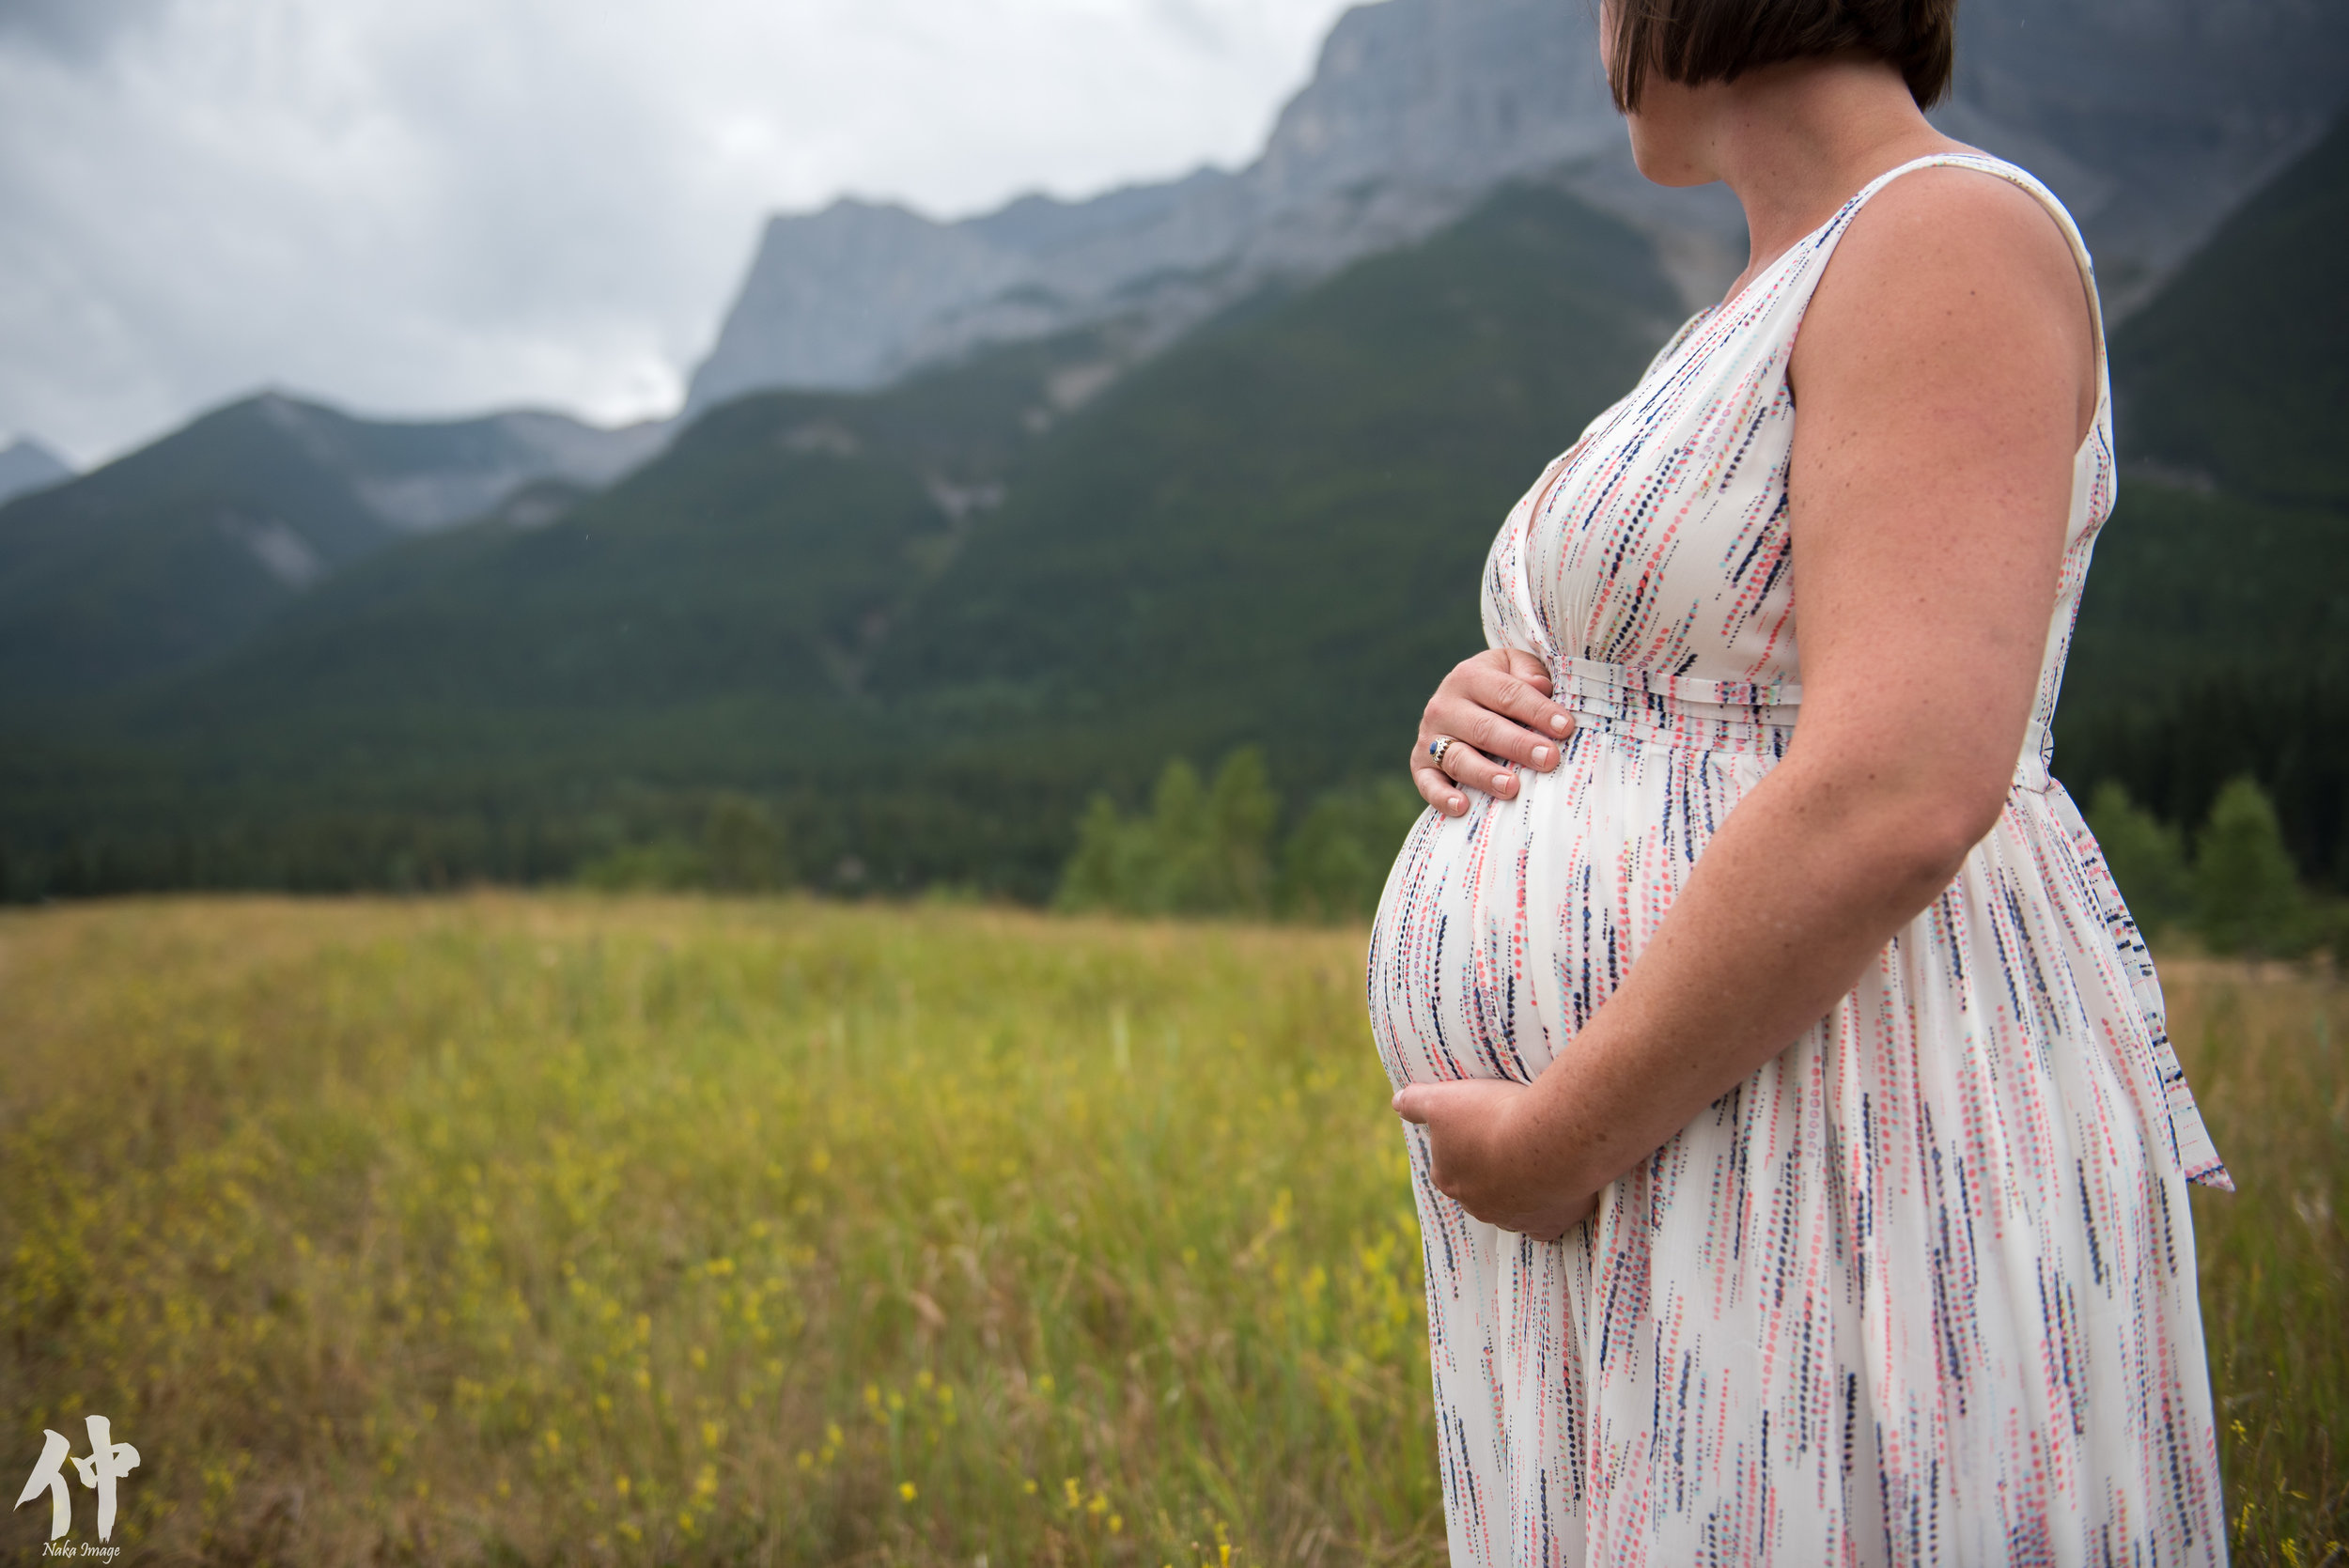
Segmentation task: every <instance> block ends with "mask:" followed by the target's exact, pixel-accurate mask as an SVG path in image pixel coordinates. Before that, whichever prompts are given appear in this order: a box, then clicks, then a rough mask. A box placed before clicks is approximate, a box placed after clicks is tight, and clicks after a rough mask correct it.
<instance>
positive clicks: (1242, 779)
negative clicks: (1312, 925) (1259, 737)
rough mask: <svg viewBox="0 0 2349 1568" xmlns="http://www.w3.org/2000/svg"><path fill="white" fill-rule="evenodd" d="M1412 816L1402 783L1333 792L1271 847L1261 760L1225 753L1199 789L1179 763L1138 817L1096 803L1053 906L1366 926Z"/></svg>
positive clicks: (1273, 803)
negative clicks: (1209, 779) (1352, 922)
mask: <svg viewBox="0 0 2349 1568" xmlns="http://www.w3.org/2000/svg"><path fill="white" fill-rule="evenodd" d="M1421 810H1422V806H1421V802H1420V800H1419V797H1418V796H1416V795H1415V794H1413V793H1412V792H1411V791H1410V790H1409V789H1408V788H1406V787H1405V786H1404V785H1403V784H1402V783H1401V781H1399V780H1382V781H1380V782H1379V783H1378V784H1373V785H1367V786H1363V787H1360V788H1356V789H1351V790H1340V791H1334V792H1332V793H1330V794H1327V795H1324V796H1322V797H1321V798H1320V799H1319V800H1315V802H1314V803H1313V805H1312V806H1311V808H1310V809H1308V810H1307V811H1306V812H1305V814H1304V815H1303V816H1302V817H1301V818H1300V819H1299V822H1298V823H1297V825H1296V827H1295V828H1294V829H1292V830H1291V831H1289V833H1288V834H1287V836H1286V837H1285V838H1284V839H1282V840H1281V841H1280V842H1279V843H1278V844H1277V845H1276V844H1275V842H1274V828H1275V825H1276V823H1277V822H1278V820H1279V818H1280V815H1281V811H1280V800H1279V799H1278V798H1277V797H1276V796H1275V795H1274V794H1273V792H1272V787H1271V785H1270V784H1269V783H1268V782H1267V779H1266V774H1265V764H1264V753H1263V752H1261V751H1260V750H1258V749H1257V748H1255V747H1253V746H1248V747H1243V748H1241V749H1240V750H1238V751H1236V752H1234V753H1231V754H1230V755H1229V756H1227V757H1225V758H1224V759H1223V762H1222V764H1221V766H1220V767H1219V768H1217V769H1216V773H1215V779H1214V782H1213V783H1212V784H1202V783H1201V781H1200V777H1199V774H1198V771H1197V770H1196V769H1195V768H1192V767H1191V765H1190V762H1189V761H1188V760H1183V759H1177V760H1175V761H1174V762H1170V763H1168V764H1167V765H1166V769H1165V771H1164V772H1162V773H1161V774H1159V782H1158V788H1157V789H1156V790H1155V791H1154V792H1153V794H1152V796H1151V800H1150V805H1149V809H1148V810H1146V811H1143V812H1139V813H1137V814H1135V815H1132V816H1127V815H1123V814H1121V813H1120V812H1119V811H1118V809H1117V806H1116V803H1115V802H1114V801H1112V800H1111V799H1110V798H1109V797H1108V796H1107V795H1096V796H1095V797H1094V798H1093V803H1092V805H1091V807H1090V808H1089V809H1088V810H1087V811H1086V813H1085V815H1084V818H1083V820H1082V821H1081V823H1080V824H1079V827H1078V831H1077V850H1076V853H1075V855H1074V856H1072V857H1071V858H1070V860H1069V862H1068V866H1067V869H1066V871H1065V872H1064V873H1063V874H1062V877H1061V884H1060V891H1059V893H1058V894H1057V895H1056V896H1055V898H1054V900H1053V902H1054V905H1055V907H1057V908H1062V909H1068V910H1086V909H1108V910H1114V911H1117V912H1119V913H1123V914H1132V915H1240V916H1253V917H1257V918H1263V917H1267V916H1278V917H1282V918H1285V919H1291V920H1303V921H1315V922H1335V921H1346V920H1356V919H1363V918H1367V917H1368V916H1369V915H1370V914H1371V913H1372V912H1373V911H1374V910H1376V909H1377V904H1378V895H1379V893H1381V892H1382V891H1383V890H1384V888H1385V886H1386V879H1387V869H1388V867H1389V866H1390V865H1392V863H1393V861H1394V857H1395V853H1396V851H1397V850H1399V849H1400V848H1401V847H1402V845H1403V839H1404V835H1405V834H1406V833H1408V831H1410V827H1411V824H1412V823H1413V822H1414V821H1416V820H1417V819H1418V817H1419V815H1420V812H1421Z"/></svg>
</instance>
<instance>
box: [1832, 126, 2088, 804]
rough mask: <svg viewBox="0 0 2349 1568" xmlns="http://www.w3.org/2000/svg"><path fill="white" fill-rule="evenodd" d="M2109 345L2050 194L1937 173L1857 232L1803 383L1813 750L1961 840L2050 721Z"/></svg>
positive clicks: (1884, 197) (1841, 262)
mask: <svg viewBox="0 0 2349 1568" xmlns="http://www.w3.org/2000/svg"><path fill="white" fill-rule="evenodd" d="M2093 330H2094V329H2093V327H2092V318H2091V316H2090V314H2089V308H2088V302H2087V297H2086V294H2085V292H2084V290H2083V288H2082V287H2081V282H2080V276H2079V272H2078V271H2077V266H2076V263H2075V262H2074V260H2073V256H2072V252H2071V249H2070V246H2069V243H2068V242H2067V241H2065V239H2064V238H2063V236H2062V234H2061V230H2060V229H2058V228H2057V226H2056V225H2055V224H2054V222H2053V221H2052V219H2051V218H2050V216H2049V214H2048V213H2047V212H2046V210H2045V209H2043V208H2042V207H2041V206H2040V205H2039V203H2038V202H2037V201H2036V200H2035V199H2034V198H2033V197H2032V196H2031V195H2030V194H2028V193H2026V192H2024V191H2022V190H2020V189H2019V188H2017V187H2015V186H2014V185H2012V184H2010V183H2008V182H2007V181H2005V180H2003V179H1997V178H1996V177H1993V176H1987V175H1983V174H1980V173H1978V172H1973V171H1967V170H1961V169H1952V168H1942V169H1932V170H1923V171H1920V172H1919V173H1917V174H1913V175H1909V176H1906V177H1904V178H1903V179H1899V180H1896V181H1894V182H1893V183H1892V184H1890V185H1889V186H1887V187H1886V188H1885V189H1884V190H1883V191H1882V192H1880V193H1878V194H1877V195H1876V197H1875V199H1874V201H1873V202H1871V204H1870V205H1869V206H1868V207H1867V208H1866V209H1865V210H1862V212H1861V213H1860V215H1859V218H1857V219H1855V220H1854V222H1853V225H1852V227H1851V228H1850V230H1849V231H1848V232H1847V233H1846V234H1845V235H1844V237H1843V241H1841V243H1840V245H1839V248H1838V250H1837V253H1836V255H1835V256H1834V258H1833V260H1832V261H1831V262H1830V264H1829V266H1828V272H1827V274H1826V276H1825V277H1823V278H1822V279H1821V280H1820V283H1819V287H1818V291H1817V293H1816V294H1815V295H1814V297H1813V299H1812V304H1811V308H1810V312H1809V314H1808V316H1807V317H1806V318H1805V319H1804V322H1803V326H1802V331H1801V334H1800V336H1799V338H1798V339H1797V348H1796V351H1795V355H1794V359H1793V362H1792V365H1790V370H1789V373H1790V378H1791V380H1792V381H1793V384H1794V391H1795V396H1796V398H1797V409H1798V413H1797V421H1796V427H1795V432H1796V433H1795V442H1794V451H1793V457H1792V470H1791V473H1790V475H1789V493H1790V501H1791V508H1792V510H1791V527H1792V530H1793V539H1794V574H1795V602H1796V606H1797V613H1798V614H1799V616H1800V640H1801V653H1802V683H1803V717H1802V723H1801V725H1800V727H1799V729H1798V731H1797V738H1796V745H1795V754H1796V755H1798V756H1801V757H1803V758H1804V759H1805V761H1806V763H1807V765H1808V766H1810V767H1813V768H1815V767H1820V766H1825V767H1827V768H1831V769H1834V770H1835V771H1836V772H1837V773H1838V774H1839V775H1841V776H1843V777H1844V778H1845V779H1847V780H1851V781H1854V782H1864V783H1865V784H1867V785H1868V786H1869V787H1871V788H1881V789H1885V790H1889V791H1892V792H1894V793H1896V794H1899V795H1901V796H1903V797H1904V798H1905V799H1911V800H1917V801H1920V802H1926V803H1937V804H1938V805H1940V806H1942V807H1945V808H1947V809H1948V810H1949V811H1951V812H1952V813H1953V814H1954V816H1955V820H1954V821H1953V822H1952V832H1953V833H1957V834H1959V835H1960V836H1964V832H1965V830H1966V829H1967V827H1968V825H1969V824H1970V825H1972V826H1973V828H1974V830H1975V831H1974V836H1979V831H1980V830H1984V829H1986V828H1987V826H1988V821H1989V819H1991V818H1993V817H1995V815H1996V813H1997V811H1998V809H1999V803H2000V802H2002V801H2003V800H2004V798H2005V793H2006V784H2007V781H2008V779H2009V777H2010V776H2011V774H2012V772H2013V769H2014V766H2015V759H2016V757H2017V755H2018V754H2019V753H2020V751H2021V747H2022V741H2023V736H2024V732H2025V730H2026V728H2027V726H2028V724H2029V722H2030V707H2031V703H2032V699H2033V695H2034V693H2035V691H2036V689H2037V682H2038V675H2039V668H2040V661H2041V660H2042V658H2043V657H2044V655H2045V651H2046V640H2047V631H2048V623H2049V619H2050V617H2051V615H2052V613H2053V611H2054V606H2055V595H2056V587H2057V582H2058V578H2059V575H2060V572H2061V562H2062V554H2063V548H2064V543H2065V539H2064V532H2065V525H2066V523H2067V521H2068V520H2069V517H2070V512H2071V500H2072V482H2073V472H2074V459H2075V457H2076V455H2077V450H2078V447H2079V444H2080V439H2081V434H2082V430H2083V427H2084V425H2085V424H2086V423H2087V421H2088V420H2089V419H2090V418H2092V416H2093V411H2094V408H2095V396H2096V391H2095V387H2096V381H2097V380H2098V377H2097V371H2096V367H2095V354H2094V339H2093ZM1790 760H1792V758H1790ZM1977 819H1979V820H1977ZM1966 842H1967V843H1968V844H1970V843H1971V838H1970V837H1968V838H1966Z"/></svg>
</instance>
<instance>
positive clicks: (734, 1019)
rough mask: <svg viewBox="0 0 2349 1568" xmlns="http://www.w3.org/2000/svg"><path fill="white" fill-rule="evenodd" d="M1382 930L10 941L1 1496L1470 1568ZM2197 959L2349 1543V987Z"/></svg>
mask: <svg viewBox="0 0 2349 1568" xmlns="http://www.w3.org/2000/svg"><path fill="white" fill-rule="evenodd" d="M1360 964H1361V937H1360V935H1359V934H1356V933H1343V932H1342V933H1335V934H1330V933H1319V932H1309V931H1299V930H1268V929H1264V928H1254V927H1234V926H1204V925H1203V926H1172V925H1140V924H1112V923H1092V922H1081V921H1068V920H1049V919H1044V918H1041V917H1033V916H1026V915H1017V914H1006V913H999V912H992V911H983V910H972V909H959V910H956V909H942V908H930V909H903V908H899V909H880V908H839V907H824V906H817V905H813V904H806V903H800V902H791V901H783V902H770V903H734V904H724V903H705V902H690V901H660V900H640V901H629V902H607V901H599V900H590V899H522V898H513V897H504V896H481V897H474V898H468V899H464V900H458V901H448V902H433V903H416V904H391V903H334V904H291V903H275V902H201V903H198V902H188V903H154V904H131V905H121V906H114V907H103V908H74V909H66V910H58V911H47V912H40V913H33V914H17V915H9V916H7V917H5V918H0V1192H5V1194H6V1197H5V1200H0V1265H4V1266H5V1270H6V1272H5V1279H4V1280H0V1463H4V1464H5V1466H7V1467H17V1468H15V1469H14V1470H13V1471H10V1472H9V1473H13V1474H15V1475H20V1476H21V1474H22V1473H23V1468H25V1467H29V1466H30V1464H31V1462H32V1461H33V1459H35V1458H36V1457H38V1454H39V1432H40V1430H41V1428H42V1427H44V1426H48V1427H54V1428H56V1429H57V1430H59V1431H62V1432H66V1433H68V1434H70V1435H71V1436H74V1437H75V1439H76V1442H75V1447H76V1450H77V1451H79V1450H81V1449H83V1448H85V1447H86V1443H85V1442H84V1441H83V1440H82V1428H81V1421H82V1417H83V1416H84V1415H86V1414H88V1413H91V1412H97V1413H101V1414H104V1415H106V1416H108V1417H110V1418H111V1419H112V1421H113V1422H114V1426H115V1431H116V1434H117V1436H118V1437H119V1438H120V1439H121V1440H123V1441H128V1442H131V1443H132V1444H134V1445H135V1446H137V1448H138V1450H139V1452H140V1455H141V1460H142V1463H141V1466H140V1467H139V1469H138V1470H136V1471H135V1472H133V1473H132V1477H131V1478H130V1479H129V1480H128V1481H127V1482H125V1483H123V1486H122V1494H121V1495H122V1500H123V1518H122V1522H121V1523H120V1524H118V1525H117V1530H116V1535H115V1540H116V1542H117V1544H126V1545H128V1547H129V1550H128V1551H127V1552H126V1554H125V1560H153V1561H159V1562H160V1561H175V1562H177V1561H218V1562H264V1561H270V1562H281V1563H294V1562H301V1563H321V1562H350V1561H359V1560H382V1561H403V1560H406V1561H418V1562H443V1561H447V1562H465V1561H484V1562H506V1563H521V1562H534V1563H535V1562H555V1561H599V1560H600V1561H614V1562H645V1563H650V1562H678V1563H689V1562H712V1563H714V1562H728V1563H733V1562H848V1561H854V1562H862V1563H884V1562H886V1563H937V1564H945V1563H950V1562H951V1563H959V1564H963V1565H966V1568H969V1565H972V1564H974V1563H977V1562H979V1561H980V1560H985V1561H986V1562H987V1563H988V1564H990V1565H992V1568H1010V1565H1013V1564H1025V1563H1068V1564H1076V1563H1102V1564H1108V1563H1137V1564H1145V1565H1146V1564H1166V1563H1180V1564H1199V1563H1215V1564H1219V1565H1221V1564H1222V1563H1223V1562H1225V1561H1226V1560H1227V1559H1226V1552H1227V1549H1228V1551H1229V1559H1228V1560H1229V1561H1232V1562H1237V1563H1241V1564H1246V1563H1251V1562H1262V1563H1275V1562H1278V1563H1293V1562H1303V1563H1311V1562H1330V1563H1336V1562H1377V1563H1390V1562H1391V1563H1405V1562H1411V1563H1426V1562H1435V1561H1439V1560H1441V1558H1442V1555H1443V1553H1442V1526H1441V1510H1440V1502H1439V1491H1438V1486H1437V1481H1436V1475H1435V1470H1434V1453H1433V1449H1434V1444H1433V1436H1432V1432H1431V1430H1430V1426H1429V1415H1428V1395H1427V1388H1426V1377H1427V1373H1426V1365H1425V1343H1424V1337H1423V1336H1424V1329H1423V1319H1422V1310H1421V1303H1420V1297H1419V1288H1420V1286H1419V1266H1420V1259H1419V1249H1418V1241H1417V1237H1416V1234H1415V1232H1414V1230H1413V1227H1412V1223H1411V1217H1410V1206H1409V1198H1408V1188H1407V1184H1406V1181H1405V1176H1404V1170H1403V1166H1402V1162H1401V1155H1400V1148H1401V1145H1400V1141H1399V1140H1398V1139H1397V1138H1396V1136H1395V1134H1394V1131H1393V1128H1392V1124H1391V1123H1390V1121H1389V1119H1388V1118H1387V1117H1386V1116H1385V1115H1384V1114H1383V1111H1382V1101H1383V1084H1382V1081H1381V1079H1380V1077H1379V1072H1378V1068H1377V1063H1376V1061H1375V1060H1374V1059H1373V1056H1372V1053H1371V1051H1370V1048H1369V1044H1368V1040H1367V1034H1366V1029H1365V1025H1364V1022H1363V1019H1362V1012H1361V992H1360V979H1361V969H1360ZM2170 982H2171V991H2172V997H2173V1002H2174V1003H2175V1010H2176V1019H2175V1022H2176V1033H2177V1035H2178V1037H2179V1040H2180V1043H2181V1047H2182V1048H2183V1049H2184V1050H2185V1052H2186V1055H2187V1058H2188V1064H2189V1066H2190V1067H2191V1068H2192V1069H2193V1070H2194V1072H2195V1075H2196V1079H2197V1082H2198V1085H2199V1086H2200V1087H2201V1090H2202V1093H2203V1096H2204V1101H2205V1104H2206V1106H2207V1107H2208V1108H2209V1110H2210V1115H2211V1120H2212V1122H2213V1125H2214V1127H2215V1130H2216V1132H2217V1136H2218V1138H2219V1141H2220V1144H2221V1147H2222V1148H2223V1149H2224V1150H2225V1152H2226V1153H2227V1155H2228V1157H2229V1158H2230V1161H2231V1163H2232V1166H2233V1169H2234V1171H2235V1173H2236V1177H2237V1180H2238V1181H2239V1182H2240V1183H2241V1185H2242V1186H2243V1188H2244V1191H2243V1192H2242V1193H2241V1194H2239V1195H2237V1196H2234V1197H2232V1198H2230V1197H2224V1196H2218V1195H2209V1196H2205V1197H2202V1198H2200V1199H2198V1200H2197V1202H2198V1217H2199V1220H2200V1227H2201V1229H2200V1240H2201V1257H2202V1266H2203V1273H2204V1299H2205V1302H2206V1303H2207V1321H2208V1327H2209V1330H2210V1335H2211V1347H2212V1362H2213V1368H2214V1374H2215V1376H2216V1379H2217V1388H2218V1394H2219V1400H2220V1406H2221V1422H2222V1428H2223V1430H2222V1441H2223V1443H2224V1444H2225V1448H2226V1459H2227V1464H2228V1472H2229V1483H2230V1488H2231V1495H2230V1507H2231V1512H2232V1514H2233V1515H2234V1518H2235V1525H2236V1529H2235V1534H2236V1538H2237V1545H2238V1554H2239V1560H2242V1561H2247V1562H2270V1561H2272V1562H2282V1563H2295V1564H2299V1565H2309V1564H2315V1563H2319V1562H2324V1561H2327V1560H2330V1561H2333V1562H2336V1563H2340V1562H2349V1551H2344V1550H2343V1548H2341V1546H2340V1545H2338V1544H2337V1543H2338V1541H2339V1540H2340V1539H2341V1538H2342V1537H2344V1536H2349V1464H2344V1460H2345V1459H2349V1346H2345V1345H2344V1343H2343V1341H2344V1332H2343V1329H2344V1325H2349V1266H2345V1265H2349V1249H2344V1245H2343V1238H2342V1230H2341V1219H2340V1216H2341V1213H2342V1210H2343V1205H2344V1203H2349V1190H2344V1183H2345V1182H2349V1174H2345V1173H2349V1069H2345V1068H2344V1063H2343V1055H2342V1047H2341V1041H2342V1038H2343V1035H2344V1032H2349V1004H2345V1003H2344V998H2343V993H2342V991H2341V989H2340V988H2339V987H2338V986H2334V985H2332V984H2331V983H2329V982H2325V981H2319V980H2315V979H2310V978H2307V977H2301V976H2295V975H2288V974H2284V973H2282V972H2280V971H2271V972H2267V973H2263V974H2255V973H2253V972H2252V971H2249V970H2245V969H2244V968H2242V967H2241V966H2219V965H2194V964H2178V965H2173V966H2171V970H2170ZM18 1450H21V1451H22V1452H16V1451H18ZM11 1454H13V1455H14V1456H13V1457H11ZM75 1506H76V1509H77V1514H76V1519H75V1524H76V1530H75V1538H76V1539H78V1540H82V1541H90V1540H94V1521H93V1519H92V1517H91V1505H90V1502H89V1495H88V1494H87V1493H86V1492H84V1491H82V1490H81V1488H80V1487H79V1486H78V1484H77V1485H76V1487H75ZM36 1514H40V1515H42V1516H41V1517H40V1518H39V1519H36V1518H35V1517H34V1515H36ZM45 1529H46V1513H45V1509H43V1508H40V1507H38V1506H35V1507H28V1508H26V1509H23V1510H22V1511H21V1512H19V1513H18V1514H15V1515H13V1516H12V1518H10V1519H9V1520H8V1522H7V1524H6V1525H5V1526H0V1530H4V1531H5V1533H0V1551H6V1552H8V1553H14V1554H16V1555H18V1556H22V1557H24V1558H27V1559H30V1558H32V1557H34V1556H35V1555H36V1554H37V1552H38V1549H39V1541H40V1538H41V1536H42V1535H43V1534H44V1533H45ZM2328 1553H2329V1554H2330V1555H2329V1557H2328V1555H2327V1554H2328Z"/></svg>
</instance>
